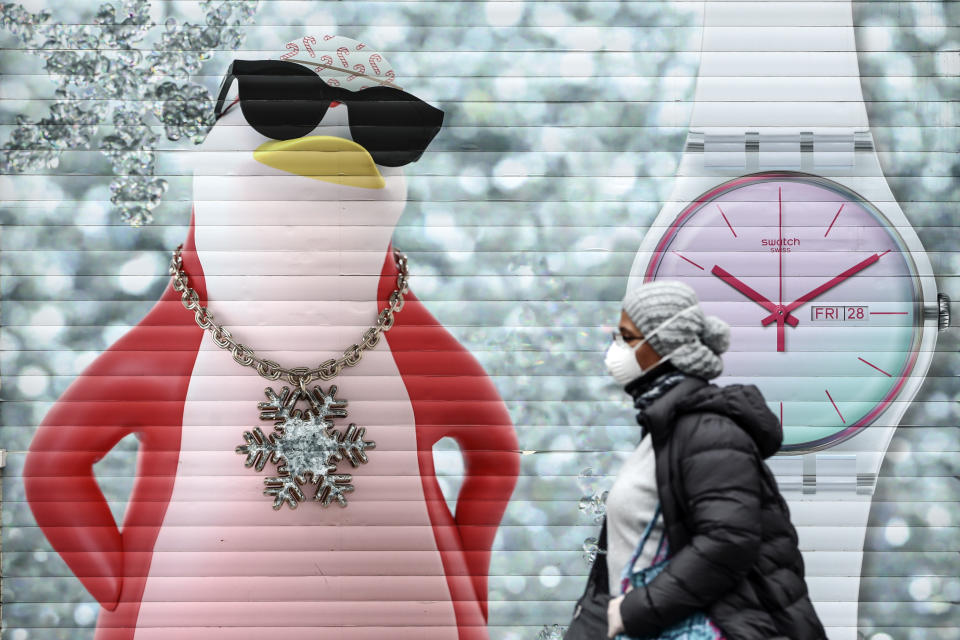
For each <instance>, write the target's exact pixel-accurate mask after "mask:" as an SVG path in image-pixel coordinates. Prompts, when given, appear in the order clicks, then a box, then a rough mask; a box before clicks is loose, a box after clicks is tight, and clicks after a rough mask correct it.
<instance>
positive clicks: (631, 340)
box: [619, 311, 660, 371]
mask: <svg viewBox="0 0 960 640" xmlns="http://www.w3.org/2000/svg"><path fill="white" fill-rule="evenodd" d="M619 329H620V335H621V336H623V340H624V342H626V343H627V344H628V345H630V346H631V347H635V346H636V345H637V342H639V341H640V340H643V334H642V333H640V329H637V325H635V324H633V320H631V319H630V316H628V315H627V312H626V311H621V312H620V326H619ZM634 356H636V358H637V363H638V364H639V365H640V367H641V368H643V370H644V371H646V370H647V369H649V368H650V367H652V366H653V365H655V364H657V362H659V361H660V354H658V353H657V352H656V351H654V350H653V347H651V346H650V343H649V342H644V343H643V345H642V346H641V347H640V348H639V349H637V350H636V351H634Z"/></svg>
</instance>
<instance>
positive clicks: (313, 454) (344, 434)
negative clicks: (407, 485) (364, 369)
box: [170, 244, 409, 509]
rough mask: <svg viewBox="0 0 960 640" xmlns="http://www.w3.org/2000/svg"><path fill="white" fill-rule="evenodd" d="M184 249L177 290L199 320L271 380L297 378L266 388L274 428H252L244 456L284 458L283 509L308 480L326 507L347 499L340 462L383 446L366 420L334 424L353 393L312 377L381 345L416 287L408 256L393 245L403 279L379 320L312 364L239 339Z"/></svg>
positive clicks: (279, 485) (275, 488) (265, 415)
mask: <svg viewBox="0 0 960 640" xmlns="http://www.w3.org/2000/svg"><path fill="white" fill-rule="evenodd" d="M182 250H183V245H182V244H181V245H180V246H178V247H177V248H176V250H175V251H174V252H173V257H172V258H171V259H170V275H171V276H172V278H173V289H174V291H177V292H179V293H180V299H181V301H182V302H183V306H184V307H185V308H186V309H187V310H188V311H193V312H194V319H195V320H196V322H197V325H198V326H199V327H200V328H201V329H206V330H208V331H210V332H211V333H212V334H213V342H214V343H215V344H216V345H217V346H218V347H220V348H221V349H225V350H227V351H230V352H231V353H232V354H233V359H234V360H235V361H236V362H237V363H238V364H240V365H243V366H245V367H253V368H254V369H255V370H256V372H257V373H258V374H260V375H261V376H262V377H264V378H266V379H267V380H279V379H280V376H285V377H286V379H287V380H288V381H289V382H290V384H292V385H293V389H292V390H291V389H290V388H289V387H283V388H281V389H280V392H279V393H277V392H276V391H275V390H274V389H273V388H272V387H267V388H266V389H264V394H265V395H266V396H267V401H266V402H262V401H261V402H260V403H258V405H257V407H258V408H259V409H260V419H261V420H267V421H271V422H273V423H274V425H273V426H274V430H273V432H271V433H270V434H268V435H264V433H263V431H262V430H261V429H260V427H254V429H253V431H245V432H244V434H243V439H244V440H245V441H246V444H242V445H240V446H238V447H237V448H236V452H237V453H239V454H242V455H245V456H246V457H247V458H246V461H245V462H244V464H245V465H246V466H247V467H252V466H255V467H256V470H257V471H262V470H263V468H264V466H265V465H266V463H267V462H271V463H273V464H275V465H276V466H277V475H276V476H272V477H268V478H264V485H266V489H265V490H264V492H263V493H264V495H267V496H273V498H274V501H273V508H274V509H280V508H281V507H282V506H283V503H284V502H286V503H287V504H288V505H289V506H290V508H291V509H296V508H297V505H298V504H299V503H301V502H303V501H304V500H306V496H305V495H304V493H303V488H305V485H311V486H312V485H316V487H317V488H316V491H315V492H314V495H313V497H312V500H314V501H316V502H319V503H320V504H321V505H322V506H324V507H326V506H328V505H330V503H331V502H332V501H334V500H336V501H337V503H338V504H339V505H340V506H342V507H345V506H347V498H346V496H345V495H344V494H346V493H349V492H351V491H353V490H354V488H353V484H351V482H352V477H351V475H350V474H344V473H334V472H335V471H336V468H337V463H339V462H340V461H342V460H343V459H344V458H346V460H347V461H348V462H349V463H350V464H351V465H352V466H354V467H356V466H358V465H360V464H364V463H366V462H367V456H366V453H365V451H366V450H367V449H373V448H375V447H376V443H375V442H373V441H367V440H364V439H363V436H364V433H365V432H366V428H365V427H358V426H357V425H356V424H355V423H350V424H349V425H348V427H347V429H346V430H345V431H338V430H337V429H336V428H334V426H333V418H345V417H346V416H347V411H346V407H347V401H346V400H345V399H343V398H337V397H336V394H337V385H335V384H331V385H330V386H329V387H328V388H327V391H326V392H324V391H323V389H322V388H321V386H320V385H316V386H315V387H314V388H313V389H312V390H308V389H307V384H308V383H309V382H310V381H311V380H314V379H319V380H331V379H332V378H335V377H336V376H337V375H339V374H340V371H341V370H342V369H343V368H344V367H352V366H354V365H356V364H357V363H359V362H360V358H361V357H362V356H363V352H364V351H365V350H367V349H372V348H373V347H375V346H377V343H379V342H380V337H381V335H382V334H383V332H384V331H389V330H390V328H391V327H393V321H394V318H393V314H394V313H397V312H399V311H400V310H401V309H402V308H403V296H404V294H406V293H407V292H408V291H409V286H408V280H409V273H408V271H407V256H405V255H404V254H402V253H400V252H399V251H397V250H396V249H395V250H394V252H393V258H394V260H395V261H396V264H397V269H398V270H399V273H398V274H397V285H396V288H395V289H394V290H393V293H391V294H390V297H389V298H388V304H387V307H386V308H384V309H383V310H382V311H381V312H380V313H379V314H378V316H377V323H376V324H375V325H374V326H372V327H370V328H369V329H367V330H366V331H365V332H364V333H363V337H362V339H361V340H360V342H358V343H356V344H353V345H351V346H350V347H348V348H347V349H345V350H344V352H343V355H342V356H340V357H339V358H331V359H329V360H325V361H324V362H321V363H320V364H319V365H317V366H316V367H313V368H312V369H311V368H309V367H291V368H287V367H282V366H280V364H279V363H277V362H274V361H273V360H267V359H266V358H259V357H257V355H256V353H254V351H253V349H251V348H249V347H247V346H246V345H245V344H243V343H242V342H237V341H236V340H234V338H233V334H231V333H230V331H228V330H227V329H225V328H224V327H223V325H221V324H218V323H217V322H215V321H214V319H213V313H212V312H210V310H208V309H207V308H206V307H205V306H203V305H201V304H200V296H199V295H198V294H197V292H196V291H195V290H194V289H192V288H191V287H190V285H189V284H188V282H189V279H188V276H187V274H186V273H185V272H184V271H183V258H182V256H181V251H182ZM300 400H306V401H307V403H308V405H309V406H308V407H307V408H306V409H305V410H302V411H301V410H300V409H297V408H295V407H296V404H297V402H298V401H300Z"/></svg>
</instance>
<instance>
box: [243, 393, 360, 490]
mask: <svg viewBox="0 0 960 640" xmlns="http://www.w3.org/2000/svg"><path fill="white" fill-rule="evenodd" d="M264 393H265V394H266V396H267V400H268V401H267V402H261V403H259V405H258V407H259V408H260V419H261V420H271V421H273V422H274V432H272V433H270V434H269V435H266V436H265V435H264V433H263V431H261V430H260V427H254V429H253V431H245V432H244V433H243V439H244V440H246V442H247V443H246V444H242V445H240V446H238V447H237V449H236V451H237V453H239V454H242V455H245V456H247V459H246V461H245V462H244V464H245V465H246V466H247V467H255V468H256V470H257V471H262V470H263V467H264V466H265V465H266V464H267V462H270V463H272V464H275V465H277V475H276V476H274V477H269V478H264V481H263V483H264V484H265V485H266V487H267V488H266V490H265V491H264V492H263V494H264V495H266V496H273V498H274V499H273V508H274V509H280V507H282V506H283V503H284V502H286V503H287V504H289V505H290V508H291V509H296V508H297V505H298V504H299V503H301V502H303V501H304V500H305V499H306V498H305V496H304V493H303V490H302V489H301V486H302V485H304V484H307V483H309V484H311V485H316V487H317V488H316V491H315V492H314V495H313V499H314V500H315V501H317V502H319V503H320V504H321V505H323V506H324V507H326V506H329V505H330V503H331V502H332V501H333V500H336V501H337V502H338V503H339V504H340V506H341V507H345V506H347V498H346V496H345V495H344V494H346V493H349V492H351V491H353V485H352V484H350V483H351V481H352V477H351V475H350V474H348V473H335V471H336V470H337V463H338V462H340V461H342V460H343V459H344V458H346V459H347V460H348V461H349V462H350V464H351V465H353V466H354V467H356V466H359V465H360V464H365V463H366V462H367V455H366V453H365V450H366V449H373V448H375V447H376V443H374V442H368V441H366V440H364V439H363V434H364V433H365V431H366V429H365V428H364V427H358V426H357V425H356V424H353V423H351V424H350V425H349V426H348V427H347V430H346V432H340V431H337V430H336V429H335V428H334V427H333V418H345V417H346V416H347V410H346V406H347V401H346V400H340V399H338V398H337V397H336V395H337V385H335V384H334V385H330V387H329V389H328V391H327V393H324V392H323V389H321V388H320V386H319V385H317V386H316V387H314V388H313V391H312V392H307V391H306V390H305V388H304V387H303V385H301V388H300V389H294V390H293V391H291V390H290V389H289V388H288V387H283V388H282V389H280V395H279V396H278V395H277V394H276V392H275V391H274V390H273V389H272V388H270V387H267V388H266V389H264ZM301 398H305V399H306V400H307V401H308V402H309V403H310V408H308V409H307V410H305V411H302V412H301V411H300V410H299V409H295V408H294V407H295V406H296V404H297V402H298V401H299V400H300V399H301Z"/></svg>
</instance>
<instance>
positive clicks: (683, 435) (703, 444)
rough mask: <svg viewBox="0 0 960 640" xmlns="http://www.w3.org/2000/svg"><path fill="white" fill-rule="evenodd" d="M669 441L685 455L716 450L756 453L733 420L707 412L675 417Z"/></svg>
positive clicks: (705, 410)
mask: <svg viewBox="0 0 960 640" xmlns="http://www.w3.org/2000/svg"><path fill="white" fill-rule="evenodd" d="M671 439H675V440H676V441H677V442H678V443H679V444H680V446H681V451H683V452H684V453H686V454H692V453H696V452H699V451H704V450H709V451H715V450H718V449H735V450H739V451H746V452H752V451H755V450H757V443H756V442H755V441H754V438H753V437H752V436H751V435H750V434H749V433H747V432H746V431H745V430H744V429H743V427H742V426H741V425H740V424H739V423H738V422H737V421H736V420H734V419H733V418H732V417H731V416H729V415H726V414H724V413H720V412H717V411H712V410H709V409H703V410H698V411H690V412H685V413H682V414H679V415H678V416H677V418H676V421H675V423H674V426H673V434H672V436H671Z"/></svg>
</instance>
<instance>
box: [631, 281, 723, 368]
mask: <svg viewBox="0 0 960 640" xmlns="http://www.w3.org/2000/svg"><path fill="white" fill-rule="evenodd" d="M694 305H695V306H696V308H695V309H688V307H691V306H694ZM684 309H688V310H687V311H686V312H684V313H683V314H681V315H679V316H677V317H676V318H674V319H673V320H671V321H670V323H669V324H667V325H666V326H664V327H663V328H661V329H660V330H659V331H657V332H656V333H654V334H652V335H651V332H652V331H653V330H654V329H656V328H657V327H658V326H659V325H660V323H661V322H663V321H664V320H667V319H668V318H670V317H671V316H673V315H674V314H676V313H678V312H680V311H683V310H684ZM623 310H624V311H626V312H627V316H629V317H630V319H631V320H632V321H633V324H635V325H637V328H638V329H640V332H641V333H642V334H643V336H644V337H645V338H646V337H648V336H649V339H648V342H649V343H650V346H651V347H653V350H654V351H656V352H657V353H658V354H659V355H660V356H666V355H668V354H672V355H670V362H672V363H673V364H674V365H675V366H676V367H677V369H679V370H680V371H682V372H684V373H686V374H689V375H693V376H699V377H701V378H704V379H706V380H709V379H710V378H716V377H717V376H719V375H720V373H721V372H722V371H723V360H721V359H720V354H721V353H723V352H724V351H726V350H727V347H729V346H730V326H729V325H728V324H727V323H726V322H724V321H723V320H721V319H720V318H718V317H716V316H707V315H704V313H703V309H701V308H700V306H699V302H698V300H697V294H696V293H694V291H693V289H691V288H690V287H689V286H688V285H685V284H683V283H682V282H677V281H675V280H661V281H656V282H646V283H644V284H642V285H640V286H639V287H636V288H635V289H631V290H630V291H628V292H627V295H626V296H625V297H624V299H623Z"/></svg>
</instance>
